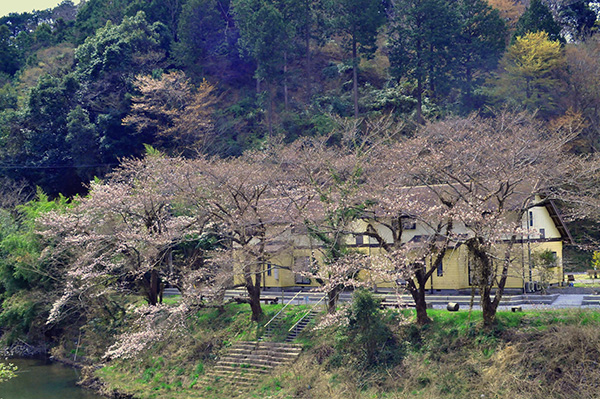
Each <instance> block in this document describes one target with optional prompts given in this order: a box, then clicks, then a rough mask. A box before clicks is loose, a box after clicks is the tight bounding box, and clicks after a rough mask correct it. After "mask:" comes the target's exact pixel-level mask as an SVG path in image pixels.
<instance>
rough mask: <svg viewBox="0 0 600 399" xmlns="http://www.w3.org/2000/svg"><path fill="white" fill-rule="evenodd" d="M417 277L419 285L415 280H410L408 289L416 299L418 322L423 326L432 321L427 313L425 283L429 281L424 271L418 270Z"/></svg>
mask: <svg viewBox="0 0 600 399" xmlns="http://www.w3.org/2000/svg"><path fill="white" fill-rule="evenodd" d="M415 274H416V276H415V277H416V279H417V285H418V286H417V285H415V282H414V280H408V284H407V285H408V291H409V292H410V295H411V296H412V297H413V300H414V301H415V310H416V311H417V324H418V325H420V326H423V325H425V324H429V323H431V319H430V318H429V316H428V315H427V301H426V300H425V284H426V283H427V279H425V278H424V277H425V276H424V274H423V273H422V272H417V273H415Z"/></svg>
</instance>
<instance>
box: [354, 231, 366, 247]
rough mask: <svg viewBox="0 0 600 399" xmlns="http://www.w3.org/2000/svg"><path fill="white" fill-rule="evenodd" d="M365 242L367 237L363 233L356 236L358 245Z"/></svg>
mask: <svg viewBox="0 0 600 399" xmlns="http://www.w3.org/2000/svg"><path fill="white" fill-rule="evenodd" d="M364 243H365V239H364V236H363V235H362V234H361V235H358V236H356V245H363V244H364Z"/></svg>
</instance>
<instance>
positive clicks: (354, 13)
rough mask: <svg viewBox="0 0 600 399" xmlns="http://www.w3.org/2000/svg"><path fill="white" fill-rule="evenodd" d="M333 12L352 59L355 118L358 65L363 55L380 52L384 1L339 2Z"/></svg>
mask: <svg viewBox="0 0 600 399" xmlns="http://www.w3.org/2000/svg"><path fill="white" fill-rule="evenodd" d="M332 6H333V7H332V10H331V12H332V13H333V14H334V15H335V17H334V18H335V28H336V31H337V33H341V34H342V35H344V37H345V47H346V48H347V49H349V51H350V53H351V57H352V96H353V101H354V117H355V118H357V117H358V115H359V110H358V64H359V60H360V57H361V56H366V57H369V56H371V55H372V54H373V53H374V52H375V50H376V49H377V34H378V32H379V28H380V27H381V26H382V25H383V24H384V23H385V22H386V13H385V7H384V2H382V1H378V0H336V1H334V2H333V4H332Z"/></svg>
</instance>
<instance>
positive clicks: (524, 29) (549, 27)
mask: <svg viewBox="0 0 600 399" xmlns="http://www.w3.org/2000/svg"><path fill="white" fill-rule="evenodd" d="M541 31H543V32H546V33H547V34H548V38H549V39H550V40H552V41H556V40H558V41H561V42H563V41H564V39H563V37H562V36H561V35H560V31H561V28H560V25H558V24H557V23H556V21H555V20H554V17H553V16H552V13H551V12H550V9H549V8H548V7H547V6H546V5H544V3H542V1H541V0H531V3H530V4H529V7H528V8H527V9H526V10H525V12H524V13H523V15H521V18H519V21H518V22H517V27H516V30H515V34H514V36H513V39H512V42H513V43H514V42H515V40H516V38H517V37H519V36H524V35H525V34H527V33H530V32H531V33H536V32H541Z"/></svg>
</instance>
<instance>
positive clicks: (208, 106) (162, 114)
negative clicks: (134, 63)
mask: <svg viewBox="0 0 600 399" xmlns="http://www.w3.org/2000/svg"><path fill="white" fill-rule="evenodd" d="M135 85H136V87H137V89H138V90H139V91H140V95H139V96H136V97H134V98H133V99H132V102H133V105H132V107H131V112H130V114H129V115H128V116H127V117H126V118H124V119H123V123H125V124H127V125H132V126H134V127H135V128H136V130H137V131H138V132H139V133H142V132H146V134H145V136H146V137H147V136H150V137H153V138H154V143H152V144H155V145H157V146H158V147H159V148H161V149H165V150H168V151H169V152H175V153H177V152H180V153H182V154H186V155H190V154H195V153H198V152H203V151H205V150H207V149H208V147H209V144H210V142H211V139H212V137H213V124H212V108H213V106H214V104H215V102H216V97H215V95H214V94H213V92H214V86H212V85H211V84H209V83H208V82H206V81H203V82H202V83H201V84H200V86H198V87H193V86H192V84H191V82H190V81H189V79H188V78H187V76H186V75H185V74H184V73H183V72H169V73H165V74H163V75H162V76H161V77H160V78H159V79H155V78H153V77H151V76H139V77H138V78H137V80H136V82H135Z"/></svg>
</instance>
